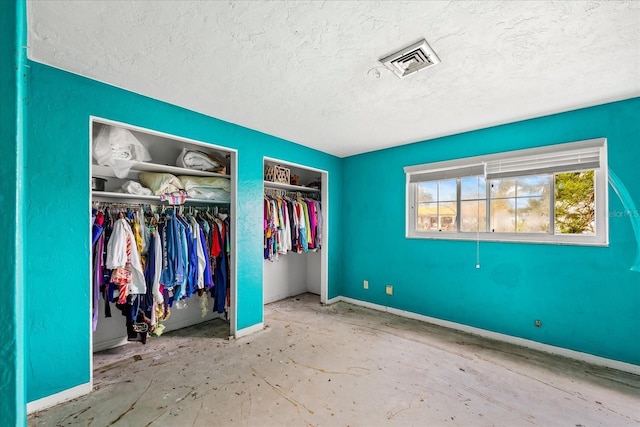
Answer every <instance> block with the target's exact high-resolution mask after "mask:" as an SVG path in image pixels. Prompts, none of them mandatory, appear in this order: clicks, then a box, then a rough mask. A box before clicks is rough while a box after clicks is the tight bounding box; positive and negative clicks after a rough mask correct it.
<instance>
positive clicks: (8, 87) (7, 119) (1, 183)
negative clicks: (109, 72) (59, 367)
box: [0, 1, 26, 426]
mask: <svg viewBox="0 0 640 427" xmlns="http://www.w3.org/2000/svg"><path fill="white" fill-rule="evenodd" d="M24 12H25V11H24V3H23V2H15V1H7V2H0V41H1V43H0V153H1V155H0V208H1V209H2V211H1V212H0V325H2V326H1V327H0V424H2V425H7V426H10V425H23V424H24V423H25V420H26V407H25V381H24V375H22V372H23V369H24V329H23V324H24V289H23V278H22V272H23V265H22V254H23V242H22V234H23V215H22V203H23V187H22V176H23V147H24V142H25V135H24V129H25V123H24V120H25V103H26V99H25V97H26V92H25V91H26V85H25V83H24V82H25V79H24V78H23V74H25V73H26V67H25V60H26V53H25V48H24V46H25V45H26V43H25V31H24V28H25V13H24Z"/></svg>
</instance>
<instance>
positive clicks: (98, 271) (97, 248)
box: [91, 234, 104, 331]
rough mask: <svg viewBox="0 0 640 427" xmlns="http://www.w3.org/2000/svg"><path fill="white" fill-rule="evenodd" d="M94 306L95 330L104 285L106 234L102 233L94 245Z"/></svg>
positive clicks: (93, 319) (93, 321) (92, 319)
mask: <svg viewBox="0 0 640 427" xmlns="http://www.w3.org/2000/svg"><path fill="white" fill-rule="evenodd" d="M93 250H94V253H93V307H92V311H91V328H92V330H93V331H95V330H96V328H97V326H98V301H99V299H100V287H101V286H102V278H103V274H102V269H103V267H104V265H103V264H102V263H103V260H104V256H103V253H104V234H100V237H99V238H98V240H97V242H96V244H95V245H94V246H93Z"/></svg>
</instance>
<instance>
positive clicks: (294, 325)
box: [29, 294, 640, 427]
mask: <svg viewBox="0 0 640 427" xmlns="http://www.w3.org/2000/svg"><path fill="white" fill-rule="evenodd" d="M318 301H319V298H318V297H317V296H315V295H309V294H306V295H301V296H299V297H296V298H291V299H287V300H284V301H280V302H276V303H273V304H270V305H268V306H266V307H265V322H266V325H267V327H266V328H265V330H263V331H261V332H258V333H256V334H253V335H251V336H248V337H245V338H242V339H239V340H235V341H234V340H232V341H229V340H228V339H227V335H228V326H227V324H226V323H224V322H223V321H222V320H213V321H211V322H208V323H206V324H201V325H198V326H195V327H191V328H186V329H183V330H181V331H176V332H174V333H170V334H167V335H166V336H163V337H161V338H159V339H153V340H150V342H148V343H147V345H146V346H142V345H140V344H138V343H135V344H129V345H127V346H124V347H122V348H120V349H116V350H111V351H107V352H103V353H100V354H96V355H95V374H94V375H95V377H94V378H95V379H94V384H95V391H94V392H93V393H91V394H90V395H87V396H84V397H81V398H78V399H75V400H73V401H70V402H67V403H64V404H62V405H58V406H56V407H54V408H50V409H48V410H45V411H42V412H39V413H35V414H32V415H31V416H30V417H29V425H30V426H66V425H83V426H136V427H138V426H140V427H142V426H261V427H262V426H439V425H448V426H456V425H457V426H525V425H540V426H572V427H574V426H585V427H590V426H625V425H635V426H637V425H639V424H640V377H638V376H636V375H632V374H628V373H624V372H620V371H616V370H613V369H608V368H602V367H598V366H592V365H589V364H586V363H582V362H577V361H574V360H570V359H565V358H561V357H555V356H550V355H547V354H544V353H539V352H535V351H532V350H528V349H525V348H521V347H517V346H513V345H507V344H504V343H498V342H493V341H490V340H486V339H483V338H479V337H475V336H471V335H467V334H464V333H459V332H456V331H451V330H448V329H445V328H441V327H438V326H434V325H429V324H426V323H422V322H419V321H415V320H410V319H405V318H401V317H397V316H394V315H391V314H387V313H379V312H376V311H372V310H368V309H364V308H360V307H356V306H352V305H349V304H346V303H338V304H334V305H331V306H326V307H325V306H321V305H320V304H319V303H318Z"/></svg>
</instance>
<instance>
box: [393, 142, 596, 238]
mask: <svg viewBox="0 0 640 427" xmlns="http://www.w3.org/2000/svg"><path fill="white" fill-rule="evenodd" d="M405 173H406V175H407V236H408V237H417V238H436V239H438V238H439V239H463V240H464V239H468V240H471V239H473V240H476V239H478V240H493V241H520V242H539V243H559V244H578V245H580V244H583V245H606V244H608V232H607V227H608V218H607V215H606V212H607V162H606V140H605V139H604V138H600V139H594V140H588V141H580V142H573V143H568V144H559V145H552V146H546V147H541V148H534V149H529V150H520V151H512V152H508V153H500V154H492V155H487V156H482V157H473V158H466V159H458V160H452V161H447V162H438V163H430V164H425V165H418V166H409V167H406V168H405Z"/></svg>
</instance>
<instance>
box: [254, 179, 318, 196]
mask: <svg viewBox="0 0 640 427" xmlns="http://www.w3.org/2000/svg"><path fill="white" fill-rule="evenodd" d="M264 186H265V188H279V189H282V190H290V191H300V192H305V193H319V192H320V190H318V189H317V188H311V187H304V186H302V185H291V184H282V183H279V182H272V181H265V182H264Z"/></svg>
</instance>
